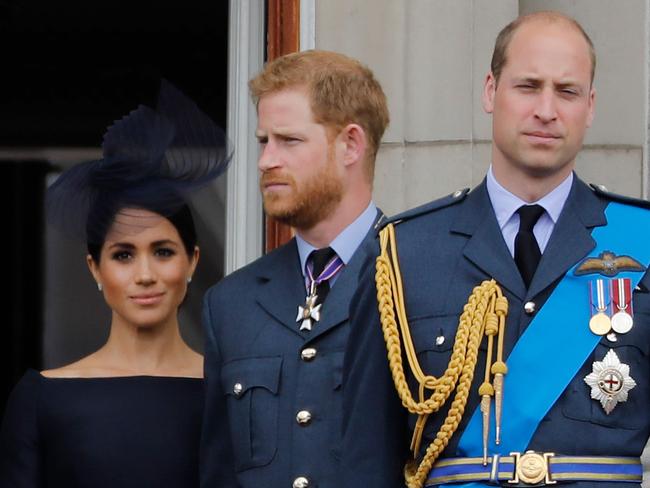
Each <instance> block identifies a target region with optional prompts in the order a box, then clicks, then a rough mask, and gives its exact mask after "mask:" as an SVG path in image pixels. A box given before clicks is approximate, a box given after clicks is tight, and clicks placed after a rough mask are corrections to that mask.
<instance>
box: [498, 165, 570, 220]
mask: <svg viewBox="0 0 650 488" xmlns="http://www.w3.org/2000/svg"><path fill="white" fill-rule="evenodd" d="M572 184H573V172H571V173H570V174H569V176H567V177H566V178H565V179H564V181H562V183H560V184H559V185H558V186H556V187H555V188H554V189H553V190H552V191H551V192H549V193H547V194H546V195H544V196H543V197H542V198H540V199H539V200H537V201H536V202H532V203H528V202H525V201H523V200H522V199H521V198H519V197H518V196H516V195H514V194H512V193H510V192H509V191H508V190H506V189H505V188H504V187H503V186H501V184H500V183H499V182H498V181H497V180H496V178H495V177H494V173H493V172H492V166H491V165H490V169H489V170H488V173H487V179H486V186H487V191H488V195H489V197H490V202H491V203H492V208H493V209H494V214H495V215H496V218H497V222H498V223H499V228H500V229H503V227H504V226H505V225H506V222H508V220H510V218H511V217H512V216H513V215H514V213H515V212H516V211H517V209H518V208H519V207H521V206H522V205H533V204H537V205H541V206H542V207H544V210H546V213H547V214H548V216H549V217H550V218H551V220H552V221H553V224H555V223H556V222H557V219H558V218H559V217H560V213H561V212H562V208H563V207H564V203H565V202H566V199H567V198H568V197H569V192H570V191H571V185H572Z"/></svg>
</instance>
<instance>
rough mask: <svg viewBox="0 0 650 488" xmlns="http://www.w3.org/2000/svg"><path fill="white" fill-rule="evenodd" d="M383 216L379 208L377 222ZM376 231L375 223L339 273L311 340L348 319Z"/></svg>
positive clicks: (310, 337) (312, 332)
mask: <svg viewBox="0 0 650 488" xmlns="http://www.w3.org/2000/svg"><path fill="white" fill-rule="evenodd" d="M381 218H383V213H382V212H381V211H380V210H378V211H377V218H376V219H375V224H376V223H377V222H378V221H379V220H380V219H381ZM376 233H377V231H376V230H375V225H373V227H371V228H370V230H369V231H368V233H367V234H366V237H365V238H364V240H363V241H362V242H361V244H360V245H359V248H358V249H357V251H356V252H355V253H354V255H353V256H352V259H351V260H350V262H348V264H347V265H346V266H345V268H343V271H342V273H341V274H340V275H339V277H338V278H337V280H336V283H335V284H334V286H333V287H332V289H331V290H330V292H329V294H328V295H327V300H326V301H325V304H324V305H323V312H322V315H321V320H320V322H318V323H317V324H316V325H314V328H313V329H312V331H311V334H310V336H309V340H311V339H315V338H316V337H318V336H321V335H323V334H324V333H326V332H327V331H328V330H330V329H332V328H334V327H336V326H337V325H340V324H341V323H343V322H345V321H347V320H348V318H349V315H350V302H351V301H352V296H353V295H354V293H355V291H356V290H357V286H358V284H359V275H360V273H361V268H362V266H363V263H364V262H365V260H366V258H367V256H368V255H369V254H370V253H371V252H372V249H373V243H374V241H375V235H376Z"/></svg>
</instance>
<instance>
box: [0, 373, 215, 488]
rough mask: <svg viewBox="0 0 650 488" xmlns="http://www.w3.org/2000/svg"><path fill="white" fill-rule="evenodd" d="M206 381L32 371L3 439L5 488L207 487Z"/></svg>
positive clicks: (15, 397) (10, 408) (17, 394)
mask: <svg viewBox="0 0 650 488" xmlns="http://www.w3.org/2000/svg"><path fill="white" fill-rule="evenodd" d="M202 410H203V381H202V380H201V379H194V378H171V377H153V376H134V377H119V378H46V377H43V376H42V375H41V374H40V373H38V372H37V371H34V370H29V371H27V373H26V374H25V376H24V377H23V378H22V379H21V380H20V382H19V383H18V385H16V388H15V389H14V391H13V393H12V395H11V397H10V399H9V402H8V404H7V409H6V412H5V417H4V419H3V423H2V433H1V434H0V487H1V488H5V487H6V488H41V487H48V488H52V487H55V488H59V487H66V488H104V487H106V488H109V487H110V488H127V487H129V488H131V487H133V488H146V487H165V488H191V487H198V485H199V474H198V473H199V469H198V452H199V440H200V435H201V416H202Z"/></svg>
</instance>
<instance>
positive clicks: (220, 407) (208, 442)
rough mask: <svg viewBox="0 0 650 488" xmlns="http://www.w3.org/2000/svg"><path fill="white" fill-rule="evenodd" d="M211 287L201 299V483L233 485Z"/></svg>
mask: <svg viewBox="0 0 650 488" xmlns="http://www.w3.org/2000/svg"><path fill="white" fill-rule="evenodd" d="M214 291H215V290H214V289H211V290H209V291H208V292H207V293H206V295H205V298H204V301H203V329H204V333H205V351H204V354H205V359H204V376H205V379H204V381H205V388H206V391H205V408H204V413H203V427H202V431H201V455H200V456H201V460H200V469H201V487H202V488H216V487H219V488H222V487H223V488H236V487H238V486H239V485H238V484H237V478H236V476H235V470H234V458H233V450H232V440H231V436H230V428H229V423H228V410H227V405H226V396H225V394H224V392H223V389H222V386H221V354H220V352H219V345H218V344H217V340H216V334H215V328H216V327H217V326H219V325H221V324H216V323H215V321H214V317H213V314H212V309H211V307H213V306H214V302H215V301H214V299H213V295H214Z"/></svg>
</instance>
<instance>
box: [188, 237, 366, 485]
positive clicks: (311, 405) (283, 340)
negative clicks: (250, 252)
mask: <svg viewBox="0 0 650 488" xmlns="http://www.w3.org/2000/svg"><path fill="white" fill-rule="evenodd" d="M374 234H375V231H374V229H373V230H371V231H370V232H369V234H368V235H367V236H366V239H365V240H364V241H363V243H362V244H361V246H360V247H359V248H358V249H357V251H356V252H355V254H354V256H353V258H352V259H351V260H350V262H349V263H348V264H347V265H346V266H345V268H344V269H343V271H342V272H341V274H340V275H339V276H338V277H337V280H336V283H335V284H334V286H333V287H332V288H331V290H330V292H329V295H328V297H327V300H326V301H325V303H324V305H323V308H322V309H321V312H322V313H321V319H320V321H319V322H317V323H316V324H315V325H313V328H312V330H311V332H308V331H302V332H301V331H300V330H299V325H300V324H298V323H297V322H296V315H297V313H298V305H302V304H304V302H305V296H306V292H305V285H304V278H303V275H302V273H301V270H300V260H299V257H298V249H297V246H296V242H295V240H292V241H290V242H289V243H288V244H286V245H284V246H282V247H280V248H278V249H276V250H275V251H273V252H271V253H270V254H268V255H266V256H264V257H262V258H260V259H258V260H257V261H255V262H254V263H252V264H250V265H248V266H246V267H244V268H242V269H241V270H239V271H237V272H235V273H233V274H232V275H230V276H228V277H226V278H225V279H224V280H222V281H221V282H220V283H218V284H217V285H216V286H214V287H212V288H211V289H210V290H209V291H208V292H207V294H206V296H205V302H204V317H203V319H204V328H205V334H206V346H205V347H206V349H205V374H206V385H207V386H206V387H207V391H206V405H205V417H204V425H203V436H202V446H201V486H202V487H204V488H208V487H210V488H230V487H242V488H249V487H250V488H262V487H269V488H271V487H273V488H276V487H277V488H291V487H292V486H296V487H302V488H306V487H307V486H308V487H309V488H313V487H318V488H338V487H339V486H340V485H339V483H338V475H339V461H340V445H341V415H342V392H341V381H342V369H343V355H344V349H345V346H346V343H347V339H348V331H349V327H348V309H349V305H350V299H351V297H352V295H353V293H354V291H355V290H356V288H357V284H358V281H359V272H360V269H361V264H362V262H363V261H364V260H365V257H366V256H365V254H366V253H367V252H368V251H369V250H370V247H371V244H372V242H373V238H374ZM299 412H300V415H299ZM299 419H300V420H299ZM301 478H304V479H301ZM296 480H297V481H296ZM305 481H306V482H307V483H308V485H306V484H305Z"/></svg>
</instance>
